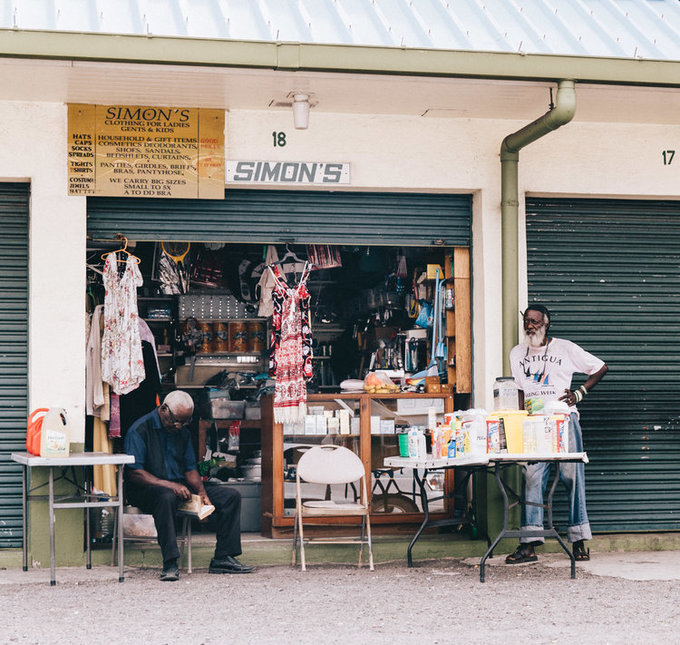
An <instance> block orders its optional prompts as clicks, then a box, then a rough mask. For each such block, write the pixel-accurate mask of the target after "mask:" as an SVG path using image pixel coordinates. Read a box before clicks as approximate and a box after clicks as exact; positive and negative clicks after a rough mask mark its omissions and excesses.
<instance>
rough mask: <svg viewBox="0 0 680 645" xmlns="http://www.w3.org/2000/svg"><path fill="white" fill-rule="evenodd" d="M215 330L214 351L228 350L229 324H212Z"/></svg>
mask: <svg viewBox="0 0 680 645" xmlns="http://www.w3.org/2000/svg"><path fill="white" fill-rule="evenodd" d="M214 331H215V351H216V352H228V351H229V325H228V324H227V323H224V322H218V323H215V324H214Z"/></svg>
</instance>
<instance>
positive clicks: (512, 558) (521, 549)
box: [505, 544, 538, 564]
mask: <svg viewBox="0 0 680 645" xmlns="http://www.w3.org/2000/svg"><path fill="white" fill-rule="evenodd" d="M537 560H538V556H537V555H536V554H535V553H534V547H533V546H532V545H531V544H520V545H519V546H518V547H517V548H516V549H515V552H514V553H511V554H510V555H509V556H507V557H506V558H505V564H523V563H524V562H536V561H537Z"/></svg>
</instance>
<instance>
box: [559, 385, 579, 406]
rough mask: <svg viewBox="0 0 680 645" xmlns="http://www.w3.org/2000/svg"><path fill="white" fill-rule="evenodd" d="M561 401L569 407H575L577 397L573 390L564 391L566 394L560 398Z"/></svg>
mask: <svg viewBox="0 0 680 645" xmlns="http://www.w3.org/2000/svg"><path fill="white" fill-rule="evenodd" d="M560 401H564V402H565V403H566V404H567V405H574V404H575V403H576V397H575V396H574V393H573V392H572V391H571V390H567V389H565V390H564V394H563V395H562V396H561V397H560Z"/></svg>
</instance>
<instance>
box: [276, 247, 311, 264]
mask: <svg viewBox="0 0 680 645" xmlns="http://www.w3.org/2000/svg"><path fill="white" fill-rule="evenodd" d="M286 260H295V262H303V263H304V262H306V260H303V259H302V258H301V257H298V256H297V255H295V252H294V251H292V250H291V248H290V246H289V245H288V244H286V253H285V255H284V256H283V257H282V258H281V259H280V260H278V261H277V262H274V264H283V263H284V262H285V261H286Z"/></svg>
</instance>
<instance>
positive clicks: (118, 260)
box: [101, 235, 141, 264]
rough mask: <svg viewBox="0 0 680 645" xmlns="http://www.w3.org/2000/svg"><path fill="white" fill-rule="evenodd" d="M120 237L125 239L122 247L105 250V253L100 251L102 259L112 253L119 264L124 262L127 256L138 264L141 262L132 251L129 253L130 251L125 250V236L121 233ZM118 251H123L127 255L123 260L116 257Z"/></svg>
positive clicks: (126, 242)
mask: <svg viewBox="0 0 680 645" xmlns="http://www.w3.org/2000/svg"><path fill="white" fill-rule="evenodd" d="M120 239H122V240H125V244H124V245H123V247H122V248H120V249H116V250H115V251H107V252H106V253H102V256H101V257H102V260H106V258H108V257H109V255H111V254H112V253H113V254H114V255H115V258H116V262H120V263H121V264H125V263H126V262H127V261H128V258H132V259H133V260H134V261H135V263H136V264H139V263H140V262H141V260H140V259H139V258H138V257H137V256H136V255H134V254H133V253H130V251H128V250H127V245H128V239H127V237H125V236H124V235H121V236H120ZM118 253H125V254H127V256H128V257H127V258H125V259H124V260H120V259H119V258H118Z"/></svg>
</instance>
